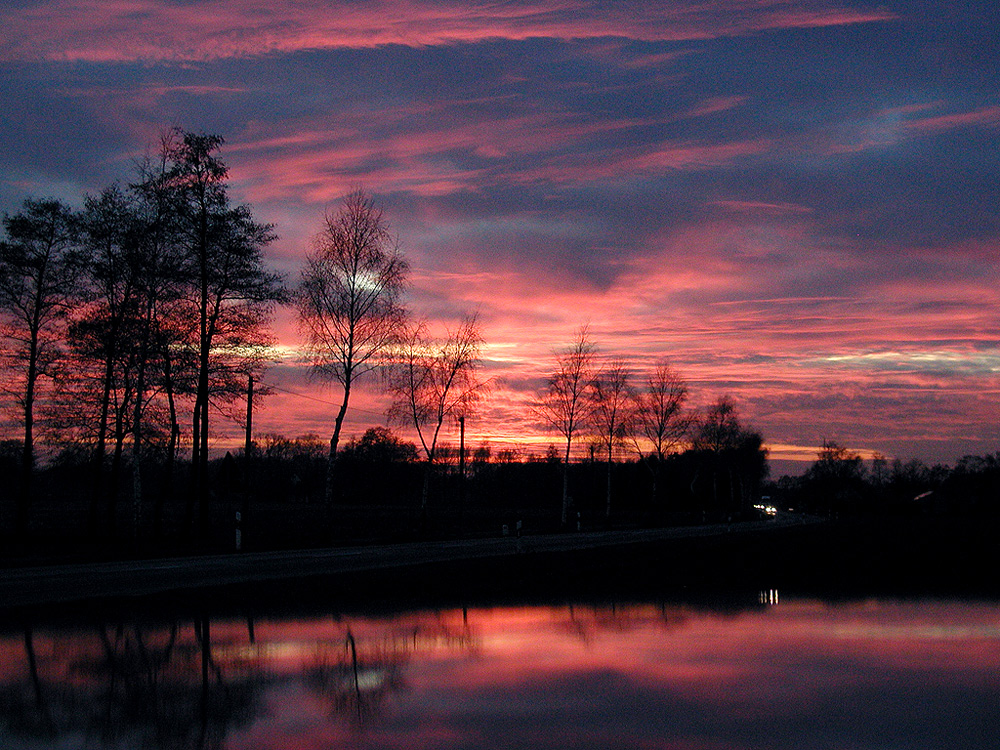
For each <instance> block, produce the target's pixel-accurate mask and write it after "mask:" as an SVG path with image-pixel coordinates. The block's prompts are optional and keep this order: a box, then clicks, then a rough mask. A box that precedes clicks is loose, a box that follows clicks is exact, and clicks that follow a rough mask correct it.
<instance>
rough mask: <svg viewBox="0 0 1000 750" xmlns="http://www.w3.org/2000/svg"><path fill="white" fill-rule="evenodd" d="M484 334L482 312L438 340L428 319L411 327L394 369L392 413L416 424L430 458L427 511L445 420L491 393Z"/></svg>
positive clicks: (423, 506)
mask: <svg viewBox="0 0 1000 750" xmlns="http://www.w3.org/2000/svg"><path fill="white" fill-rule="evenodd" d="M482 346H483V337H482V333H481V332H480V329H479V321H478V320H477V318H476V316H474V315H473V316H471V317H468V318H466V319H465V320H463V321H462V322H461V324H459V326H458V327H457V328H456V329H454V330H452V331H449V332H448V335H447V336H446V337H445V339H444V340H443V341H437V342H435V341H433V340H432V339H430V337H429V336H428V334H427V325H426V324H425V323H415V324H411V325H409V326H408V327H407V330H406V332H405V335H404V338H403V340H402V343H401V344H400V346H399V347H398V351H397V354H396V360H395V362H394V363H393V368H392V370H391V373H390V380H389V384H390V388H391V390H392V393H393V396H394V398H393V403H392V406H391V407H390V417H392V418H394V419H395V420H397V421H399V422H401V423H404V424H409V425H412V426H413V427H414V429H415V430H416V432H417V437H418V439H419V442H420V446H421V448H423V451H424V456H425V458H426V460H427V469H426V472H425V474H424V488H423V494H422V496H421V510H422V511H425V512H426V510H427V496H428V492H429V487H430V476H431V472H432V471H433V469H434V461H435V459H436V458H437V452H438V449H439V447H440V446H439V444H438V437H439V436H440V434H441V428H442V426H443V425H444V423H445V421H447V420H451V419H457V418H458V416H459V415H461V416H467V415H468V414H469V413H470V411H471V409H472V407H473V406H474V405H475V404H477V403H478V402H480V401H481V400H482V399H483V398H484V397H485V395H486V394H487V392H488V390H489V387H490V384H489V382H488V381H484V380H482V379H481V378H480V377H479V368H480V364H481V354H480V353H481V349H482Z"/></svg>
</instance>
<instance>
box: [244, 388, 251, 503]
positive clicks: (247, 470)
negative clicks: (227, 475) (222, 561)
mask: <svg viewBox="0 0 1000 750" xmlns="http://www.w3.org/2000/svg"><path fill="white" fill-rule="evenodd" d="M252 468H253V375H248V376H247V434H246V441H245V442H244V444H243V482H244V487H243V521H244V522H246V518H247V515H248V514H249V512H250V488H251V487H253V477H252V476H251V471H252Z"/></svg>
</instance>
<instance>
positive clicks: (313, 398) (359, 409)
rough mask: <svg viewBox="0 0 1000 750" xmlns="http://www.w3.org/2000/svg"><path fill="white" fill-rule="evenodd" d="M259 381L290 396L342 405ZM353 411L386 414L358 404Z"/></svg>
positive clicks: (353, 407) (378, 414)
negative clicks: (360, 406) (362, 407)
mask: <svg viewBox="0 0 1000 750" xmlns="http://www.w3.org/2000/svg"><path fill="white" fill-rule="evenodd" d="M258 382H259V383H260V384H261V385H263V386H266V387H267V388H273V389H274V390H276V391H281V392H282V393H287V394H288V395H290V396H296V397H297V398H304V399H307V400H309V401H315V402H316V403H318V404H325V405H327V406H335V407H339V406H340V404H338V403H336V402H334V401H327V400H326V399H323V398H317V397H316V396H309V395H306V394H305V393H299V392H298V391H292V390H289V389H288V388H283V387H282V386H280V385H275V384H274V383H266V382H264V381H258ZM351 411H355V412H361V413H363V414H371V415H372V416H375V417H384V416H385V414H384V413H383V412H378V411H371V410H370V409H361V408H359V407H357V406H352V407H351Z"/></svg>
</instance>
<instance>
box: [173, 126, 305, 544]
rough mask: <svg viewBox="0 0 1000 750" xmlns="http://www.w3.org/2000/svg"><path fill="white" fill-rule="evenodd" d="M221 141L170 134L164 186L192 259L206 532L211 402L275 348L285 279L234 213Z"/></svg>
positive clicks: (197, 479)
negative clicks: (272, 328) (273, 329)
mask: <svg viewBox="0 0 1000 750" xmlns="http://www.w3.org/2000/svg"><path fill="white" fill-rule="evenodd" d="M222 143H223V139H222V138H221V137H220V136H217V135H202V134H195V133H186V132H183V131H180V130H175V131H172V132H171V134H170V135H169V136H168V137H167V138H165V139H164V141H163V144H162V149H163V151H164V154H165V156H164V163H165V164H166V165H167V166H166V169H165V170H164V173H163V177H162V179H163V181H164V183H165V184H166V185H167V186H168V187H170V188H172V189H173V190H174V191H175V198H176V199H175V200H174V202H173V207H174V208H173V210H175V211H176V212H177V222H178V228H179V231H180V232H181V234H182V238H181V242H182V246H183V249H184V253H185V257H186V260H187V266H186V271H187V279H186V284H185V286H186V288H187V289H188V292H189V298H188V299H189V303H190V305H191V308H192V309H191V315H190V318H191V319H192V320H194V321H196V324H195V331H194V332H193V341H192V342H191V343H192V345H193V347H194V350H195V352H196V353H197V362H198V366H197V372H198V377H197V384H196V387H195V401H194V414H193V424H192V428H193V429H192V432H193V447H192V457H191V458H192V473H193V478H194V488H195V492H194V493H192V495H193V497H192V499H194V498H195V497H196V498H197V500H198V502H199V506H200V520H201V526H202V530H203V531H204V530H205V528H206V525H207V520H208V516H207V513H208V437H209V429H208V425H209V411H210V407H211V406H212V405H213V404H212V402H213V400H216V401H218V400H222V401H227V400H231V399H233V398H236V397H237V396H239V395H241V394H242V389H243V384H244V383H245V382H246V377H247V375H248V373H249V372H251V371H255V370H258V369H259V368H260V367H261V366H262V362H263V360H264V358H265V351H266V348H267V346H268V345H269V344H270V343H271V338H270V334H269V333H268V329H267V325H268V323H269V320H270V317H271V314H272V312H273V308H274V306H275V304H277V303H278V302H280V301H282V300H283V299H284V296H285V295H284V291H283V288H282V285H281V278H280V277H279V276H278V275H277V274H274V273H271V272H269V271H268V270H267V269H266V268H265V266H264V262H263V250H264V248H265V247H266V246H267V245H268V244H270V243H271V242H272V241H273V240H274V239H275V235H274V233H273V231H272V227H271V226H270V225H268V224H260V223H258V222H256V221H255V220H254V217H253V214H252V212H251V210H250V208H249V207H248V206H245V205H239V206H235V207H234V206H232V205H231V204H230V202H229V196H228V191H227V179H228V168H227V167H226V165H225V164H224V163H223V162H222V160H221V159H220V158H219V157H218V150H219V148H220V147H221V146H222Z"/></svg>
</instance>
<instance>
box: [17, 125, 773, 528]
mask: <svg viewBox="0 0 1000 750" xmlns="http://www.w3.org/2000/svg"><path fill="white" fill-rule="evenodd" d="M222 144H223V139H222V138H221V137H220V136H217V135H205V134H197V133H189V132H185V131H183V130H180V129H173V130H170V131H168V132H166V133H165V134H164V135H163V136H162V137H161V139H160V141H159V143H158V144H157V145H156V148H155V149H152V151H151V153H150V154H149V155H148V156H147V157H145V158H144V159H142V160H141V161H139V162H138V163H137V164H136V165H135V168H134V170H133V173H132V174H131V175H130V178H129V180H128V181H127V182H125V183H116V184H113V185H111V186H109V187H107V188H105V189H104V190H101V191H100V192H99V193H97V194H96V195H88V196H86V197H85V198H84V200H83V206H82V208H80V209H73V208H71V207H69V206H68V205H66V204H64V203H63V202H62V201H58V200H49V199H45V200H41V199H34V198H29V199H27V200H25V201H24V203H23V206H22V208H21V210H20V211H19V212H17V213H16V214H14V215H10V216H6V217H5V218H4V220H3V227H4V232H5V237H4V239H3V240H2V241H0V315H2V321H3V331H2V333H3V343H4V347H3V352H2V354H3V366H4V373H5V379H4V391H5V394H4V395H5V396H6V397H7V399H8V402H12V403H13V404H16V410H17V412H18V415H19V417H20V421H21V423H22V425H23V436H22V440H21V447H20V456H19V462H18V463H19V469H18V481H16V482H13V483H10V484H9V485H8V488H11V487H14V488H16V489H15V491H14V492H13V495H14V498H15V503H14V505H15V512H14V528H15V529H17V530H19V531H23V530H24V529H25V528H26V526H27V523H28V519H29V515H30V511H31V507H32V502H33V497H34V492H33V486H32V483H33V477H34V473H35V467H36V463H37V461H38V456H37V444H38V442H39V440H38V434H37V433H38V432H39V431H41V433H42V435H43V437H44V441H45V442H46V443H48V444H50V445H62V446H67V447H68V449H70V450H72V451H75V453H76V455H77V458H78V460H79V461H81V462H83V463H86V464H87V465H89V466H90V472H89V478H88V479H87V480H86V482H85V483H84V484H85V485H86V486H79V485H78V486H76V487H75V488H74V491H75V493H76V494H78V495H85V496H86V497H87V498H88V499H89V504H88V514H87V527H88V529H89V531H90V532H92V533H96V531H97V529H98V528H99V526H101V525H102V522H103V523H105V524H107V525H110V527H111V531H112V533H114V531H115V530H114V524H115V519H116V518H117V517H118V516H119V507H118V505H119V500H120V497H121V496H128V497H129V498H130V500H131V508H130V511H131V512H130V513H129V514H128V515H129V516H130V517H131V525H132V533H133V536H134V537H136V538H137V537H138V535H139V533H140V528H142V526H143V524H144V523H145V518H144V514H145V513H147V512H148V505H149V501H150V500H152V502H153V508H152V509H153V514H152V519H151V520H152V525H153V528H154V529H155V530H156V531H157V533H158V532H159V529H160V523H161V520H162V514H163V502H164V501H165V500H167V499H169V498H172V497H173V496H174V494H175V492H174V488H175V484H176V485H179V486H180V487H183V489H184V490H185V492H184V493H183V496H184V498H185V500H184V519H185V522H184V526H185V528H186V529H188V531H189V532H191V531H193V530H194V529H196V528H201V529H202V530H204V529H205V527H206V525H207V523H208V508H209V499H210V495H211V494H212V492H213V491H214V490H213V487H212V477H211V476H210V471H209V455H210V454H209V447H210V444H209V439H210V434H211V433H210V422H211V421H212V420H214V419H215V418H217V417H218V416H219V415H223V416H225V417H232V418H235V419H236V420H237V421H240V420H241V419H242V416H241V410H242V405H243V403H244V398H249V394H252V393H253V392H254V391H253V384H254V382H255V381H256V382H257V383H258V384H259V382H260V377H261V375H262V372H263V370H264V369H265V367H266V366H267V364H268V363H269V360H270V356H271V355H270V352H271V348H270V347H271V345H272V344H273V343H274V339H273V335H272V334H271V332H270V323H271V320H272V318H273V314H274V312H275V310H276V308H277V306H279V305H283V304H293V305H294V306H295V308H296V309H297V311H298V320H299V325H300V332H301V336H302V341H303V344H304V349H305V351H306V355H307V357H308V361H309V364H310V371H311V373H312V375H313V376H314V377H315V378H316V379H318V380H320V381H324V382H328V383H333V384H334V385H336V386H339V389H338V390H339V393H340V395H341V401H340V404H339V407H338V409H337V411H336V414H335V416H334V418H333V424H332V434H331V437H330V438H329V441H328V445H327V447H326V449H325V461H324V463H325V476H324V480H323V497H324V501H325V505H326V506H327V507H328V508H329V507H330V506H332V504H333V503H334V500H335V497H336V495H337V487H338V485H339V484H340V483H342V482H341V478H340V477H338V470H339V467H341V465H342V464H343V463H344V462H343V461H340V460H338V457H339V452H340V445H341V442H342V430H343V424H344V420H345V417H346V415H347V412H348V410H349V407H350V398H351V395H352V393H353V392H354V391H355V389H356V387H357V384H358V383H359V382H360V381H362V380H363V379H365V378H370V377H374V376H376V375H378V376H380V377H382V378H383V381H382V382H383V384H384V388H385V390H386V392H387V395H388V396H389V397H390V404H389V407H388V409H387V415H388V419H389V422H390V423H394V424H397V425H403V426H405V427H406V428H407V429H409V430H410V431H411V433H412V434H414V435H415V436H416V442H415V443H413V444H412V445H413V450H414V452H415V453H418V454H419V456H420V459H421V462H422V464H423V465H424V471H423V479H422V490H421V499H420V508H421V512H422V513H426V511H427V507H428V498H429V495H430V487H431V484H432V479H433V477H434V474H435V471H436V470H437V469H436V467H437V464H438V463H439V462H440V461H441V458H442V455H443V454H444V453H447V452H448V451H447V449H446V446H444V443H443V438H442V435H443V433H444V432H445V431H446V430H448V429H451V427H452V426H453V425H455V424H457V425H458V426H459V428H460V436H461V437H460V440H461V442H460V447H459V450H458V452H457V456H458V463H459V464H460V474H461V475H462V476H463V478H464V475H465V462H466V453H467V452H466V450H465V445H464V435H465V421H466V419H467V418H469V417H471V416H473V415H474V414H475V413H476V409H477V407H478V406H479V405H480V404H481V403H482V402H483V400H484V399H486V398H487V397H488V396H489V393H490V390H491V387H492V385H493V384H492V382H491V381H490V380H487V379H485V378H484V377H483V376H482V373H481V359H482V354H481V352H482V347H483V345H484V339H483V335H482V331H481V326H480V323H479V321H478V319H477V316H476V315H475V314H470V315H467V316H466V317H465V318H464V319H462V320H460V321H459V322H458V323H457V324H456V325H455V326H454V327H453V328H451V329H449V330H447V331H445V332H444V334H443V335H441V336H434V335H432V334H431V332H430V326H429V324H428V322H427V321H426V320H422V319H419V318H418V317H416V316H415V315H414V314H413V313H412V312H411V311H410V310H408V309H407V308H406V307H405V305H404V297H405V293H406V291H407V288H408V283H409V280H408V279H409V272H410V267H409V263H408V261H407V259H406V257H405V255H404V253H403V252H402V251H401V250H400V247H399V243H398V240H397V238H396V237H395V236H394V235H393V234H392V233H391V231H390V228H389V225H388V222H387V221H386V218H385V216H384V214H383V212H382V210H381V209H380V208H379V207H378V206H376V205H375V203H374V201H373V200H372V198H371V197H370V196H368V195H367V194H366V193H365V192H364V191H363V190H355V191H354V192H352V193H351V194H349V195H348V196H347V197H346V198H345V199H344V200H343V201H342V203H341V204H340V205H339V206H338V207H336V208H335V209H331V210H329V211H328V212H327V213H326V214H325V215H324V221H323V225H322V229H321V231H320V232H319V233H318V234H317V236H316V237H315V238H314V241H313V244H312V246H311V247H310V248H309V250H308V252H307V253H306V256H305V260H304V263H303V266H302V268H301V271H300V273H299V277H298V278H297V279H296V280H295V281H294V282H293V283H288V282H287V280H286V279H284V278H282V276H281V275H279V274H277V273H275V272H274V271H272V270H270V269H269V268H268V266H267V264H266V262H265V251H266V249H267V247H268V246H269V245H270V244H271V243H272V242H273V241H274V240H275V239H276V235H275V231H274V227H273V226H272V225H270V224H266V223H262V222H260V221H259V220H258V219H257V218H256V217H255V216H254V213H253V210H252V208H251V207H250V206H248V205H244V204H236V203H234V202H233V201H232V199H231V198H230V195H229V184H228V168H227V166H226V164H225V163H224V162H223V161H222V159H221V157H220V155H219V152H220V149H221V146H222ZM266 392H267V389H266V388H264V389H260V387H259V385H258V390H257V391H256V393H257V394H258V395H261V394H266ZM687 396H688V389H687V386H686V385H685V384H684V382H683V380H682V379H681V378H680V376H679V375H678V374H677V373H676V372H675V371H674V370H673V369H672V368H670V366H669V365H667V364H666V363H660V364H659V365H657V366H656V368H655V369H654V371H653V373H652V374H651V375H650V376H649V377H648V378H646V379H645V380H643V381H642V382H641V383H640V382H638V381H637V378H636V376H635V375H634V374H633V373H632V371H631V370H630V368H629V366H628V363H626V362H625V361H624V360H621V359H614V360H611V361H608V362H604V363H600V362H598V352H597V347H596V345H595V344H594V342H593V341H592V340H591V338H590V335H589V332H588V331H587V329H585V328H584V329H581V331H580V333H579V336H578V338H577V340H576V342H575V343H574V344H573V345H572V346H571V347H570V348H569V349H567V350H565V351H562V352H558V353H556V356H555V363H554V368H553V371H552V373H551V375H550V377H549V378H548V379H547V381H546V386H545V388H544V389H543V392H542V393H541V394H540V396H539V398H538V400H537V403H536V405H535V410H534V412H535V415H536V416H537V417H538V419H539V422H540V424H545V425H547V426H548V427H549V428H550V429H552V430H553V431H554V432H555V433H556V434H558V435H559V436H561V438H562V439H563V440H565V448H564V452H563V458H562V462H561V463H562V466H563V470H562V494H561V511H560V522H561V524H562V525H563V526H566V525H567V524H568V523H569V521H570V518H569V514H570V512H571V509H572V499H571V498H572V496H571V493H570V476H571V472H570V471H569V468H568V467H569V464H570V459H571V454H572V452H573V446H574V443H575V442H577V443H578V442H579V441H580V440H581V439H583V438H589V439H590V440H591V449H592V453H593V451H595V450H600V452H601V453H602V455H603V456H604V457H605V461H606V468H607V472H606V482H607V488H606V503H605V515H606V516H607V517H610V515H611V513H612V496H613V486H612V478H613V473H614V472H613V471H612V468H613V464H614V462H615V457H616V456H618V457H621V455H623V454H622V452H623V451H626V450H632V451H634V455H636V456H638V457H639V458H640V459H641V462H642V463H643V465H644V466H645V467H646V468H647V470H648V471H649V472H650V476H651V481H652V501H653V502H654V503H656V502H658V498H659V497H660V495H662V494H663V488H662V486H661V482H660V475H661V472H662V469H663V466H664V465H665V462H666V460H667V458H668V457H669V456H670V455H671V454H673V453H675V452H677V451H678V450H680V449H681V448H682V447H684V448H687V449H688V450H689V451H693V452H694V453H697V454H698V455H700V456H701V460H700V462H699V467H700V468H699V469H698V471H697V472H696V476H695V477H694V479H693V480H692V482H695V481H697V482H701V483H702V484H706V485H708V484H710V486H711V487H712V495H713V498H715V499H716V500H717V501H718V498H719V497H720V496H722V495H726V494H728V497H729V500H730V502H729V505H730V506H731V507H732V508H733V509H735V510H740V509H745V508H746V507H748V504H749V500H750V498H752V497H753V496H754V495H755V494H759V485H760V482H761V480H762V479H763V477H764V476H765V475H766V451H765V450H764V449H763V447H762V443H763V441H762V438H761V436H760V435H759V434H758V433H756V432H755V431H753V430H751V429H748V428H745V427H744V426H743V425H741V423H740V421H739V419H738V418H737V415H736V412H735V409H734V407H733V404H732V402H731V401H730V400H729V399H727V398H722V399H720V400H718V401H717V402H716V403H715V404H714V405H713V406H712V407H711V408H709V409H708V411H707V412H706V414H705V415H704V417H703V418H701V419H696V418H695V416H694V415H693V413H691V412H688V411H686V409H685V406H686V399H687ZM251 417H252V410H251V409H250V408H249V406H248V409H247V416H246V420H247V423H246V426H247V432H248V438H247V443H246V450H245V453H246V455H245V456H244V459H245V460H249V459H251V458H253V456H252V455H251V454H253V453H257V452H259V451H258V447H257V446H255V444H254V442H253V441H252V439H251V436H250V425H249V420H250V419H251ZM185 434H186V435H187V436H188V437H187V439H186V440H182V436H184V435H185ZM377 437H378V438H380V439H381V441H382V443H385V442H386V441H387V440H388V438H387V437H386V435H380V436H377ZM393 439H395V438H393ZM404 442H405V441H404ZM185 443H186V444H187V445H189V446H190V457H189V461H188V460H187V457H186V455H185V454H184V452H183V450H182V445H184V444H185ZM598 446H599V447H598ZM356 447H357V446H356V445H355V446H354V448H356ZM310 450H311V454H310V455H312V456H313V458H315V456H314V454H315V450H316V446H315V445H312V446H311V448H310ZM406 455H407V456H408V460H410V461H411V462H412V459H413V456H412V455H410V454H409V453H407V454H406ZM182 465H185V466H186V468H187V469H188V471H187V474H186V476H182V475H181V474H180V467H181V466H182ZM129 484H130V486H131V492H130V493H125V492H123V491H122V489H123V487H124V486H126V485H129ZM149 487H153V488H154V489H153V490H152V491H150V490H149Z"/></svg>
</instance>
